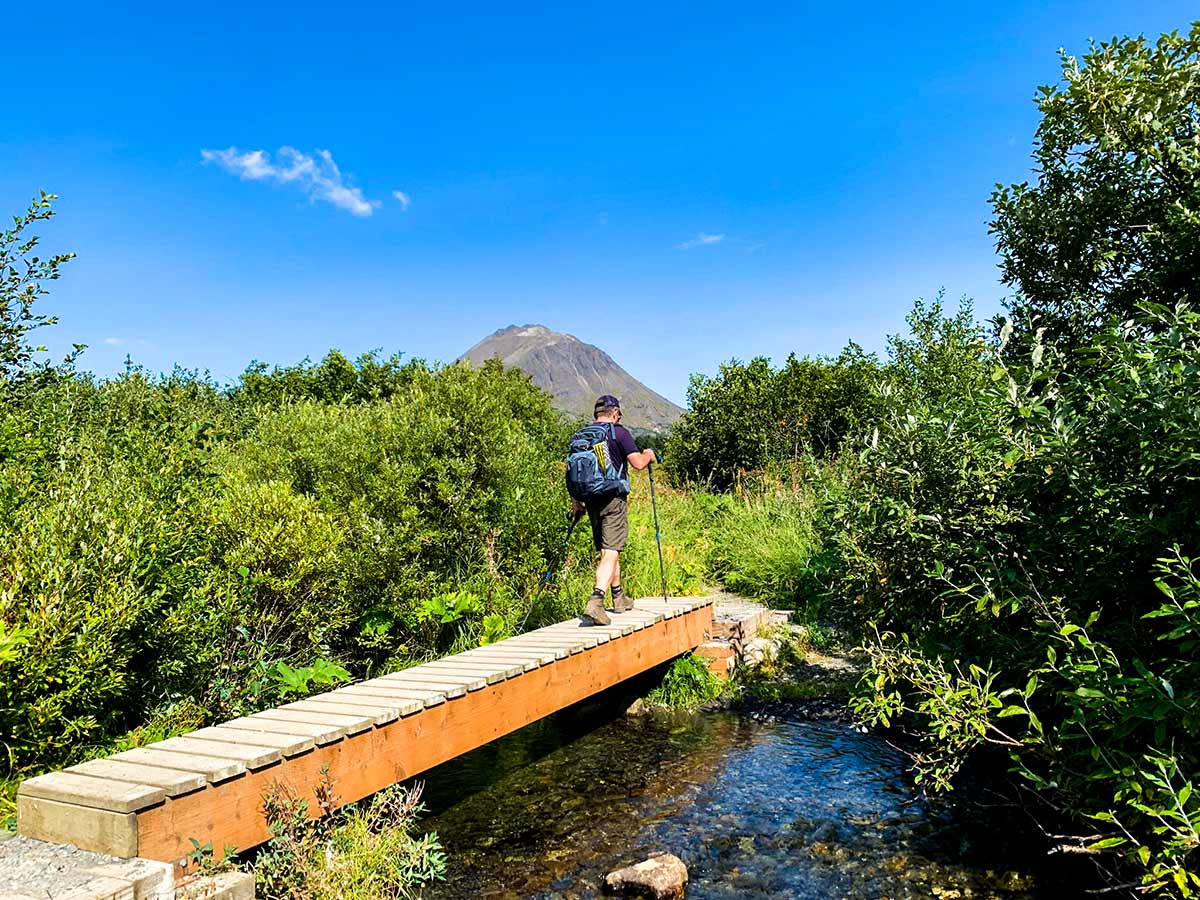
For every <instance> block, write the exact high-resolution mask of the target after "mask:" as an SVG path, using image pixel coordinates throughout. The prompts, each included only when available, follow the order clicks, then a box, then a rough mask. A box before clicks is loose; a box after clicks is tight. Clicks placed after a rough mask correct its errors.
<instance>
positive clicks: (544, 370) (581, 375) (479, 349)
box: [460, 324, 683, 431]
mask: <svg viewBox="0 0 1200 900" xmlns="http://www.w3.org/2000/svg"><path fill="white" fill-rule="evenodd" d="M493 358H494V359H499V360H500V361H501V362H502V363H503V364H504V365H505V366H506V367H508V366H515V367H517V368H519V369H521V371H523V372H524V373H525V374H526V375H528V376H529V377H530V378H531V379H532V381H533V383H534V384H536V385H537V386H538V387H540V388H542V389H543V390H545V391H547V392H548V393H549V394H550V395H551V396H552V397H554V405H555V406H556V407H558V408H559V409H561V410H563V411H564V412H566V413H569V414H571V415H577V416H581V417H590V416H591V412H592V404H593V403H594V402H595V400H596V398H597V397H598V396H600V395H601V394H614V395H615V396H617V397H619V398H620V400H621V411H622V412H623V413H624V414H625V416H624V423H625V424H626V425H628V426H629V427H631V428H648V429H652V430H654V431H661V430H662V429H664V428H669V427H670V426H671V425H673V424H674V423H675V421H676V420H677V419H678V418H679V416H680V415H682V413H683V410H681V409H680V408H679V407H678V406H676V405H675V404H674V403H672V402H671V401H670V400H668V399H667V398H666V397H663V396H662V395H660V394H658V393H656V392H654V391H652V390H650V388H648V387H646V386H645V385H644V384H642V383H641V382H640V381H638V380H637V379H636V378H634V377H633V376H632V375H630V374H629V373H628V372H626V371H625V370H624V369H622V368H621V367H620V366H618V365H617V364H616V362H615V361H614V360H613V358H612V357H611V356H609V355H608V354H607V353H605V352H604V351H603V350H601V349H600V348H599V347H596V346H594V345H592V344H585V343H584V342H583V341H581V340H580V339H579V338H577V337H575V336H574V335H571V334H564V333H563V332H560V331H553V330H552V329H550V328H547V327H546V326H545V325H535V324H529V325H509V326H508V327H507V328H501V329H500V330H499V331H495V332H493V333H492V334H490V335H488V337H486V338H484V339H483V340H482V341H480V342H479V343H478V344H476V345H475V346H474V347H472V348H471V349H470V350H468V351H467V352H466V353H464V354H463V355H462V358H461V360H465V361H467V362H470V363H471V364H472V365H481V364H482V363H483V361H484V360H487V359H493ZM461 360H460V361H461Z"/></svg>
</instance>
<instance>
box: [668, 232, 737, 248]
mask: <svg viewBox="0 0 1200 900" xmlns="http://www.w3.org/2000/svg"><path fill="white" fill-rule="evenodd" d="M723 240H725V235H723V234H705V233H704V232H700V233H699V234H697V235H696V236H695V237H694V238H692V239H691V240H690V241H684V242H683V243H682V244H677V245H676V249H678V250H691V249H692V248H693V247H706V246H708V245H709V244H719V243H721V241H723Z"/></svg>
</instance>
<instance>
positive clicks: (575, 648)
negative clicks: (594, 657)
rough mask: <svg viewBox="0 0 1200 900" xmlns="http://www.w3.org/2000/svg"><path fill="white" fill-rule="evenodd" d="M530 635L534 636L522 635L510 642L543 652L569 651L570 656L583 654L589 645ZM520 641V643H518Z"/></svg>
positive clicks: (532, 633) (533, 633)
mask: <svg viewBox="0 0 1200 900" xmlns="http://www.w3.org/2000/svg"><path fill="white" fill-rule="evenodd" d="M530 634H531V635H534V636H533V637H526V636H525V635H521V636H520V637H515V638H510V639H509V640H511V641H513V646H517V647H539V648H541V649H543V650H565V651H567V655H568V656H570V655H573V654H575V653H582V652H583V651H584V650H586V649H588V648H587V645H586V644H584V643H573V642H571V641H568V640H565V639H563V638H548V637H547V638H543V637H537V636H536V634H535V632H530ZM518 641H519V642H520V643H517V642H518ZM560 658H561V657H560Z"/></svg>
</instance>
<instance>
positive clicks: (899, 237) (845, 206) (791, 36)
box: [0, 0, 1196, 402]
mask: <svg viewBox="0 0 1200 900" xmlns="http://www.w3.org/2000/svg"><path fill="white" fill-rule="evenodd" d="M1195 14H1196V10H1195V6H1194V4H1193V3H1184V2H1176V0H1155V2H1152V3H1146V2H1144V0H1142V2H1115V0H1114V2H1096V0H1093V2H1037V3H1035V2H1007V3H987V4H984V3H961V2H958V3H924V4H883V3H881V4H875V5H871V4H796V3H792V4H777V5H763V4H754V3H740V4H727V5H709V4H694V3H690V4H672V5H666V4H655V5H644V4H639V5H626V6H615V5H606V6H599V5H597V6H594V7H587V6H584V5H581V4H561V3H557V4H545V5H522V6H510V5H508V4H480V5H474V6H473V5H460V6H453V7H451V6H447V5H445V4H428V5H424V6H405V7H396V6H394V5H385V4H380V5H378V6H355V5H352V4H348V3H347V4H339V5H327V6H316V5H305V4H295V3H292V4H286V5H283V4H281V5H278V6H271V7H268V6H256V7H254V8H245V7H241V6H232V5H230V6H224V5H222V4H211V3H210V4H204V5H201V6H189V5H179V4H174V5H167V4H155V5H145V6H133V5H127V4H115V5H107V4H94V3H89V4H79V5H76V4H72V3H65V4H60V5H59V6H56V7H55V15H54V16H53V19H50V18H48V17H46V16H45V15H38V14H36V9H35V7H32V6H30V5H29V4H24V5H23V6H22V7H21V8H20V9H18V10H17V11H16V12H15V14H14V13H13V12H12V11H7V12H6V13H5V19H6V24H5V29H4V30H5V32H6V34H5V37H4V38H3V42H4V47H3V57H4V59H5V62H6V69H7V71H8V72H9V73H10V77H14V76H12V73H19V74H18V75H16V76H15V81H13V82H11V83H10V86H9V90H8V91H7V94H8V98H9V102H8V104H6V105H7V107H8V108H7V109H6V111H5V112H6V114H5V116H4V117H3V124H2V125H0V210H3V211H9V212H12V213H16V212H18V211H19V210H20V209H22V208H23V206H24V204H25V203H26V201H27V200H28V198H29V197H30V196H32V195H33V194H34V193H35V192H36V191H37V190H39V189H43V190H48V191H54V192H55V193H58V194H59V195H60V197H61V200H60V202H59V204H58V208H59V211H60V214H59V217H58V218H57V219H56V220H55V221H54V223H53V224H52V225H51V226H48V227H46V228H43V229H42V233H43V236H44V241H45V247H46V249H54V250H74V251H75V252H76V253H78V255H79V256H78V259H77V260H75V261H74V262H72V263H71V264H70V265H69V266H68V267H67V268H66V269H65V270H64V277H63V278H62V279H61V281H59V282H58V283H57V284H55V285H54V286H53V293H52V295H51V297H50V298H49V300H48V302H47V304H46V307H45V309H44V310H43V311H44V312H50V313H55V314H57V315H58V316H59V317H60V319H61V325H59V326H58V327H57V328H56V329H54V333H53V334H50V333H47V334H46V335H45V340H47V341H48V342H49V343H51V345H52V347H53V348H54V349H60V348H63V347H65V346H67V345H68V344H69V343H70V342H73V341H78V342H81V343H86V344H88V345H90V349H89V350H88V351H87V353H86V355H85V356H84V358H83V365H84V367H86V368H89V369H91V370H93V371H95V372H98V373H112V372H115V371H118V370H119V369H120V368H121V367H122V364H123V360H124V358H125V354H126V353H129V354H131V355H132V356H133V358H134V361H135V362H138V363H141V364H143V365H145V366H147V367H148V368H150V369H152V370H167V369H170V368H171V366H172V365H173V364H175V363H178V364H181V365H183V366H185V367H188V368H199V369H202V370H203V369H207V370H209V371H211V373H212V374H213V376H214V377H216V378H218V379H222V380H226V379H233V378H235V377H236V376H237V375H238V374H239V373H240V372H241V371H242V370H243V369H244V368H245V366H246V364H247V363H248V362H249V361H250V360H252V359H255V358H257V359H262V360H266V361H268V362H271V363H276V362H279V363H292V362H296V361H298V360H299V359H301V358H303V357H305V356H311V357H313V358H319V357H320V356H322V355H323V354H324V353H325V352H326V351H327V350H328V349H329V348H330V347H337V348H340V349H341V350H342V351H343V352H345V353H347V354H348V355H351V356H354V355H357V354H358V353H361V352H363V351H365V350H369V349H372V348H382V349H383V350H384V351H385V352H392V351H401V352H404V353H405V354H406V355H409V356H422V357H426V358H429V359H452V358H453V357H455V356H456V355H458V354H459V353H461V352H462V351H464V350H465V349H467V347H469V346H470V345H471V344H473V343H475V342H476V341H477V340H478V339H480V338H481V337H483V336H484V335H486V334H489V333H490V332H492V331H494V330H496V329H497V328H501V327H504V326H506V325H509V324H524V323H532V322H536V323H541V324H545V325H548V326H550V327H551V328H555V329H558V330H562V331H568V332H571V333H573V334H575V335H577V336H579V337H580V338H582V339H584V340H586V341H589V342H591V343H595V344H598V345H599V346H601V347H603V348H604V349H606V350H608V351H609V352H610V353H611V354H612V355H613V356H614V357H615V358H616V360H617V362H619V363H620V364H622V365H623V366H625V368H627V369H628V370H629V371H630V372H632V373H633V374H634V375H635V376H636V377H639V378H641V379H642V380H643V381H645V382H646V383H647V384H649V385H650V386H651V387H654V388H655V389H657V390H659V391H661V392H662V393H664V394H665V395H666V396H668V397H670V398H671V399H674V400H676V401H678V402H682V401H683V400H684V397H685V393H686V387H687V380H688V376H689V374H690V373H693V372H707V373H712V372H714V371H715V370H716V367H717V365H718V364H719V363H720V362H722V361H724V360H727V359H729V358H733V357H738V358H742V359H745V358H749V357H751V356H755V355H760V354H761V355H766V356H770V357H772V358H774V359H776V360H777V361H778V360H782V359H783V358H784V357H786V355H787V354H788V353H789V352H792V351H795V352H797V353H799V354H827V353H835V352H837V350H838V349H839V348H840V347H842V346H843V345H844V344H845V342H846V341H847V340H848V339H854V340H856V341H858V342H859V343H861V344H863V345H864V346H865V347H867V348H868V349H871V350H880V349H882V348H883V347H884V345H885V338H886V335H887V334H888V333H891V332H895V331H897V330H900V329H901V328H902V327H903V318H904V315H905V313H906V312H907V310H908V309H909V307H910V305H911V303H912V300H913V299H914V298H916V297H919V296H924V297H931V296H932V295H934V294H935V293H936V292H937V291H938V290H939V289H942V288H944V289H945V291H946V292H947V295H948V296H949V297H950V298H955V299H956V298H958V297H960V296H962V295H967V296H970V297H973V298H974V299H975V301H976V306H977V309H978V310H979V311H980V313H981V314H982V315H985V316H986V315H990V314H992V313H994V312H996V311H997V310H998V309H999V302H1000V298H1001V297H1002V296H1003V294H1004V293H1005V290H1004V288H1003V286H1002V285H1000V284H999V282H998V279H997V270H996V260H995V255H994V252H993V247H992V242H991V240H990V239H989V237H988V235H987V229H986V222H987V219H988V212H989V208H988V204H987V198H988V195H989V193H990V192H991V189H992V186H993V184H994V183H996V182H1010V181H1016V180H1022V179H1023V178H1025V177H1027V175H1028V172H1029V150H1030V146H1031V140H1032V136H1033V132H1034V129H1035V128H1036V126H1037V114H1036V110H1035V108H1034V106H1033V103H1032V99H1031V98H1032V96H1033V93H1034V90H1035V88H1036V86H1037V85H1038V84H1042V83H1048V82H1053V81H1056V80H1057V75H1058V62H1057V57H1056V55H1055V50H1056V48H1058V47H1060V46H1061V47H1065V48H1066V49H1067V50H1068V52H1075V53H1079V52H1082V51H1083V50H1085V49H1086V45H1087V39H1088V38H1089V37H1096V38H1108V37H1111V36H1112V35H1114V34H1118V33H1121V34H1126V33H1139V32H1144V33H1146V34H1151V35H1154V34H1158V33H1159V32H1161V31H1165V30H1171V29H1177V28H1178V29H1183V28H1185V27H1186V26H1187V24H1188V22H1189V19H1190V18H1191V17H1193V16H1195ZM284 148H291V149H284ZM204 151H209V152H208V153H205V152H204ZM256 151H261V153H257V152H256ZM322 152H324V154H325V155H322ZM397 192H399V196H398V195H397Z"/></svg>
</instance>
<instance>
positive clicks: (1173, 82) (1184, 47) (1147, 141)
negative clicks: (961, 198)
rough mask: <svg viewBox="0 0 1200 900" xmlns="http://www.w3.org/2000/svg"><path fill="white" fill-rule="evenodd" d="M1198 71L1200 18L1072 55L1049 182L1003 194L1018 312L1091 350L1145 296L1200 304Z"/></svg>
mask: <svg viewBox="0 0 1200 900" xmlns="http://www.w3.org/2000/svg"><path fill="white" fill-rule="evenodd" d="M1197 73H1200V22H1196V23H1193V25H1192V27H1191V31H1190V32H1189V33H1188V34H1186V35H1182V36H1181V35H1179V34H1176V33H1171V34H1164V35H1162V36H1161V37H1159V38H1158V39H1157V41H1154V42H1150V41H1147V40H1146V39H1145V38H1144V37H1140V36H1139V37H1136V38H1128V37H1125V38H1115V39H1114V40H1112V41H1110V42H1107V43H1100V44H1095V45H1093V46H1092V47H1091V48H1090V49H1089V51H1088V52H1087V53H1086V54H1084V55H1083V57H1082V59H1078V60H1077V59H1075V58H1074V57H1071V56H1068V55H1066V53H1062V81H1061V82H1060V83H1059V84H1058V85H1052V86H1048V87H1043V88H1041V89H1040V90H1039V92H1038V96H1037V104H1038V108H1039V110H1040V112H1041V113H1042V121H1041V124H1040V125H1039V126H1038V131H1037V140H1036V145H1035V148H1034V161H1035V170H1036V172H1037V176H1038V177H1037V182H1036V183H1035V184H1033V185H1030V184H1029V183H1028V182H1026V183H1022V184H1015V185H1011V186H1009V187H1000V186H997V190H996V192H995V193H994V194H993V195H992V205H993V208H994V210H995V217H994V219H993V220H992V222H991V229H990V230H991V233H992V234H993V235H995V236H996V246H997V249H998V250H999V252H1000V254H1001V257H1002V260H1003V264H1002V273H1003V277H1004V280H1005V281H1006V282H1007V283H1008V284H1009V285H1011V286H1012V287H1014V288H1016V289H1018V290H1019V291H1020V292H1021V296H1019V297H1018V298H1017V299H1016V302H1015V304H1014V309H1015V311H1016V313H1017V318H1018V320H1024V319H1026V318H1029V317H1030V316H1034V317H1036V318H1037V319H1038V322H1039V326H1041V327H1044V328H1047V329H1048V331H1047V337H1048V339H1054V340H1055V341H1056V342H1059V343H1063V342H1065V343H1066V344H1069V345H1070V346H1083V345H1086V344H1088V343H1090V342H1091V341H1092V339H1093V337H1094V335H1096V334H1097V333H1099V332H1100V331H1101V330H1103V328H1104V327H1105V326H1106V324H1107V322H1108V320H1109V319H1110V318H1120V319H1126V318H1129V317H1131V316H1133V315H1134V314H1135V311H1136V309H1137V308H1138V307H1139V306H1140V305H1141V304H1144V303H1158V304H1162V305H1166V306H1174V305H1175V304H1177V303H1180V302H1184V301H1190V302H1192V303H1195V302H1197V300H1200V296H1198V291H1200V264H1198V261H1200V255H1198V254H1200V250H1198V248H1200V153H1198V152H1197V149H1196V127H1197V126H1196V122H1197V117H1198V116H1200V93H1198V92H1197V90H1196V78H1197Z"/></svg>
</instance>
